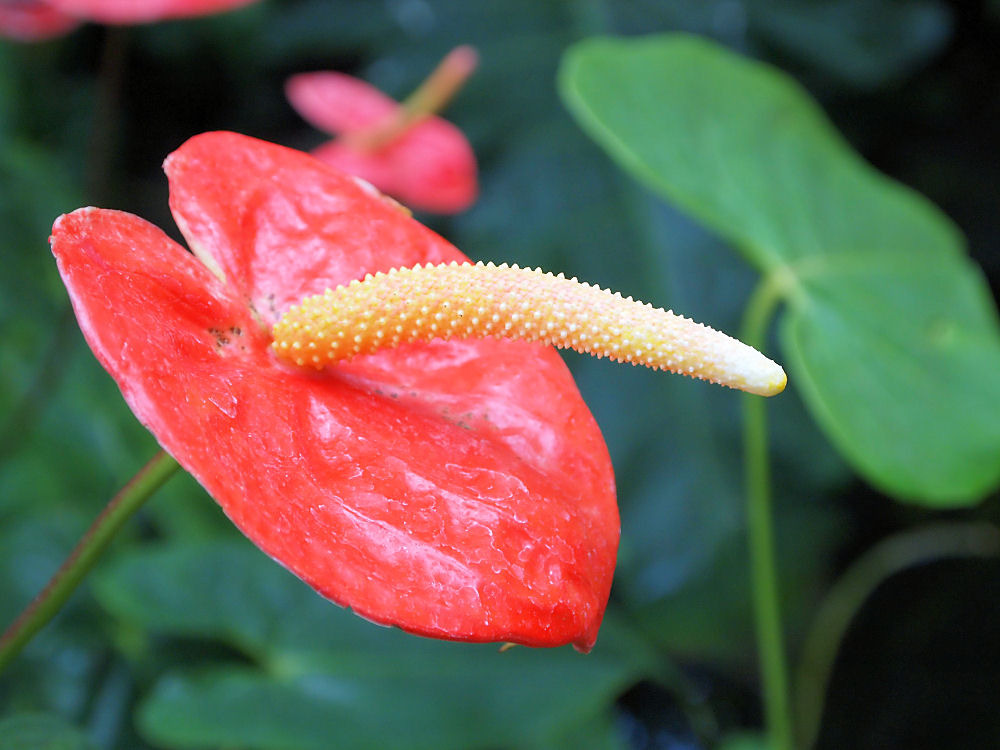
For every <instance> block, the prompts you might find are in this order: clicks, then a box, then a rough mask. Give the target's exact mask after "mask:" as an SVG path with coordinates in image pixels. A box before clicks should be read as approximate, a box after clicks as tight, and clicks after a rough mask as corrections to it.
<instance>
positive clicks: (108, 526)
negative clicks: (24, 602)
mask: <svg viewBox="0 0 1000 750" xmlns="http://www.w3.org/2000/svg"><path fill="white" fill-rule="evenodd" d="M177 468H178V465H177V462H176V461H174V459H173V458H171V457H170V456H168V455H167V454H166V453H164V452H163V451H160V452H159V453H157V454H156V455H155V456H154V457H153V458H152V459H150V461H149V462H148V463H147V464H146V465H145V466H143V467H142V468H141V469H140V470H139V472H138V473H137V474H136V475H135V476H134V477H132V479H131V480H129V482H128V484H126V485H125V486H124V487H123V488H122V489H121V491H119V492H118V494H116V495H115V496H114V497H113V498H111V502H109V503H108V504H107V506H106V507H105V508H104V510H103V511H101V514H100V515H99V516H98V517H97V518H96V519H95V520H94V523H93V524H91V526H90V528H89V529H87V532H86V533H85V534H84V535H83V538H82V539H80V541H79V542H78V543H77V545H76V547H74V548H73V551H72V552H71V553H70V554H69V557H67V558H66V560H65V562H63V564H62V565H61V566H60V567H59V570H57V571H56V572H55V575H53V576H52V578H51V580H49V582H48V584H46V586H45V588H44V589H42V591H41V593H40V594H38V596H36V597H35V598H34V600H32V602H31V603H30V604H29V605H28V606H27V607H26V608H25V610H24V611H23V612H22V613H21V614H20V615H19V616H18V618H17V619H16V620H14V622H13V623H11V625H10V627H9V628H7V630H6V631H4V633H3V635H0V672H2V671H3V669H4V668H5V667H6V666H7V664H9V663H10V661H11V660H12V659H13V658H14V657H15V656H17V654H18V653H20V651H21V649H22V648H24V646H25V645H26V644H27V643H28V641H30V640H31V639H32V638H33V637H34V635H35V634H36V633H37V632H38V631H39V630H41V629H42V628H43V627H44V626H45V624H46V623H48V621H49V620H51V619H52V618H53V617H54V616H55V614H56V613H57V612H58V611H59V610H60V609H61V608H62V606H63V604H65V603H66V600H67V599H69V597H70V595H71V594H72V593H73V591H74V590H75V589H76V587H77V585H79V583H80V581H81V580H83V577H84V576H85V575H86V574H87V573H88V572H89V571H90V569H91V568H92V567H93V566H94V563H96V562H97V559H98V557H100V555H101V553H102V552H103V551H104V550H105V548H106V547H107V546H108V544H109V543H110V542H111V540H112V538H113V537H114V535H115V533H116V532H117V531H118V530H119V529H120V528H121V527H122V525H123V524H124V523H125V521H127V520H128V519H129V518H130V517H131V516H132V514H133V513H135V511H137V510H138V509H139V508H140V507H141V506H142V504H143V503H144V502H145V501H146V500H147V499H148V498H149V496H150V495H152V494H153V492H154V491H156V490H157V489H158V488H159V487H160V486H161V485H163V483H164V482H166V481H167V479H169V478H170V476H171V475H172V474H173V473H174V471H175V470H176V469H177Z"/></svg>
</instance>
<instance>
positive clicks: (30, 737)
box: [0, 714, 94, 750]
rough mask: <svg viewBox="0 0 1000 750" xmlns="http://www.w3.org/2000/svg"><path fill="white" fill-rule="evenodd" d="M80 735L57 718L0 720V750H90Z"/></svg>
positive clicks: (25, 717) (37, 716) (90, 745)
mask: <svg viewBox="0 0 1000 750" xmlns="http://www.w3.org/2000/svg"><path fill="white" fill-rule="evenodd" d="M93 748H94V745H92V744H91V743H90V742H88V741H87V738H86V737H85V736H84V734H83V733H82V732H80V731H79V730H78V729H76V728H75V727H73V726H71V725H69V724H67V723H66V722H65V721H63V720H62V719H60V718H59V717H57V716H49V715H45V714H25V715H21V716H8V717H7V718H5V719H0V750H93Z"/></svg>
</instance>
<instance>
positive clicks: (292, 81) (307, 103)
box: [285, 71, 399, 135]
mask: <svg viewBox="0 0 1000 750" xmlns="http://www.w3.org/2000/svg"><path fill="white" fill-rule="evenodd" d="M285 95H286V96H287V97H288V101H289V102H290V103H291V105H292V106H293V107H294V108H295V111H296V112H298V113H299V114H300V115H302V117H303V118H304V119H305V120H306V121H307V122H309V123H310V124H311V125H313V126H314V127H316V128H318V129H319V130H325V131H326V132H327V133H331V134H332V135H341V134H343V133H349V132H351V131H354V130H363V129H365V128H370V127H371V126H373V125H377V124H378V123H380V122H381V121H383V120H385V119H387V118H389V117H390V116H392V114H393V113H395V111H396V110H397V109H398V108H399V104H397V103H396V102H395V100H393V99H391V98H389V97H388V96H386V95H385V94H383V93H382V92H381V91H379V90H378V89H377V88H375V87H374V86H372V85H371V84H370V83H366V82H365V81H362V80H360V79H358V78H354V77H352V76H349V75H345V74H343V73H337V72H335V71H322V72H319V73H300V74H299V75H295V76H292V77H291V78H289V79H288V81H287V82H286V83H285Z"/></svg>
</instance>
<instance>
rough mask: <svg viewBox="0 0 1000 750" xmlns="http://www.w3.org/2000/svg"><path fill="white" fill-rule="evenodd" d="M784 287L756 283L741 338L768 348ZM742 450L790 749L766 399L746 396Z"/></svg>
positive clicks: (776, 703) (775, 745)
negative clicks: (769, 332) (769, 333)
mask: <svg viewBox="0 0 1000 750" xmlns="http://www.w3.org/2000/svg"><path fill="white" fill-rule="evenodd" d="M779 292H780V289H779V286H778V284H777V283H776V282H775V280H774V277H765V278H764V279H763V280H762V282H761V283H760V285H759V286H758V287H757V289H756V291H755V292H754V294H753V296H752V297H751V299H750V302H749V304H748V305H747V309H746V311H745V313H744V317H743V328H742V335H741V338H742V340H743V342H744V343H746V344H749V345H750V346H753V347H756V348H757V349H763V348H764V343H765V337H766V334H767V327H768V323H769V322H770V319H771V315H772V313H773V311H774V308H775V306H776V305H777V303H778V300H779ZM743 452H744V461H745V473H746V476H745V481H746V496H747V535H748V542H749V547H750V575H751V587H752V593H753V607H754V621H755V625H756V631H757V650H758V653H759V658H760V669H761V680H762V683H763V701H764V716H765V722H766V725H767V732H768V735H769V737H770V748H771V750H791V748H792V718H791V711H790V708H789V699H788V667H787V664H786V657H785V646H784V641H783V636H782V628H781V608H780V606H779V596H778V570H777V563H776V561H775V547H774V523H773V511H772V507H771V505H772V503H771V472H770V464H769V461H768V433H767V413H766V411H765V409H764V402H763V400H762V399H760V398H759V397H756V396H744V397H743Z"/></svg>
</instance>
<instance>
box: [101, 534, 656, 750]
mask: <svg viewBox="0 0 1000 750" xmlns="http://www.w3.org/2000/svg"><path fill="white" fill-rule="evenodd" d="M96 588H97V594H98V597H99V599H100V600H101V601H102V603H103V604H104V605H105V606H106V607H107V608H108V609H109V610H111V611H112V612H113V613H115V614H116V615H117V616H118V617H121V618H122V619H124V620H126V621H128V622H130V623H131V624H133V625H138V626H139V627H142V628H147V629H149V630H152V631H153V632H155V633H161V634H168V635H186V636H192V635H197V636H201V637H209V638H216V639H219V640H221V641H223V642H226V643H229V644H231V645H233V646H235V647H236V648H238V649H239V650H241V651H243V652H244V653H245V654H247V655H248V656H250V657H251V658H252V659H253V660H254V661H255V662H257V663H258V664H260V667H259V668H255V667H248V666H242V665H241V666H224V667H217V668H212V669H209V670H205V669H200V670H196V671H190V670H189V671H183V672H177V673H173V674H171V675H170V676H168V677H165V678H164V679H163V680H161V681H160V682H159V683H158V684H157V686H156V689H155V690H154V692H153V694H152V695H151V696H150V697H149V699H148V700H147V702H146V704H145V706H144V707H143V709H142V712H141V715H140V724H141V727H142V729H143V731H144V732H145V733H146V734H147V736H148V737H149V738H150V739H151V740H152V741H154V742H156V743H157V744H160V745H166V746H169V747H212V746H217V745H219V744H227V743H231V744H236V745H240V746H247V747H252V748H321V747H322V748H325V747H329V746H330V744H331V742H333V743H336V744H341V745H344V746H350V747H385V746H391V747H414V748H423V747H427V748H447V747H455V748H463V747H478V746H503V745H512V744H523V743H528V742H535V741H543V740H545V739H546V738H548V737H553V736H558V735H560V734H562V733H564V732H566V731H569V730H570V729H571V728H572V727H573V726H575V725H576V724H577V723H578V722H579V721H582V720H584V719H587V720H589V718H590V717H592V716H594V715H595V714H597V713H599V712H604V711H606V710H607V708H608V707H609V706H610V705H611V704H612V703H613V702H614V700H615V698H616V697H617V695H618V693H619V692H620V691H621V690H623V689H624V688H625V687H626V686H627V685H628V684H630V683H631V681H632V680H634V679H635V676H636V674H637V673H636V671H635V670H636V668H635V667H633V666H629V662H628V660H622V659H616V658H613V657H612V656H610V655H607V654H606V655H604V656H602V655H601V651H600V649H598V650H596V651H595V652H594V653H593V654H591V655H589V656H586V657H585V656H581V655H579V654H576V653H574V652H573V651H571V650H568V649H555V650H548V651H546V650H531V649H526V648H516V649H513V650H511V651H509V652H505V653H498V651H497V647H496V645H492V646H474V645H468V644H458V643H446V642H441V641H434V640H429V639H423V638H417V637H414V636H410V635H407V634H405V633H402V632H400V631H398V630H392V629H387V628H380V627H375V626H373V625H371V624H370V623H367V622H365V621H364V620H362V619H361V618H359V617H356V616H353V615H351V614H349V613H348V612H346V611H344V610H342V609H340V608H338V607H336V606H335V605H333V604H331V603H330V602H328V601H326V600H324V599H322V598H321V597H319V596H317V595H316V594H315V593H314V592H313V591H311V590H310V589H309V588H308V587H306V586H305V585H304V584H302V583H301V582H299V581H297V580H296V579H294V578H293V577H292V576H291V575H290V574H288V573H287V572H285V571H284V570H282V569H281V568H280V567H279V566H277V565H275V564H274V563H273V562H271V561H270V560H268V559H267V558H266V557H265V556H264V555H262V554H260V553H259V552H257V551H256V550H254V549H253V548H252V547H250V545H249V544H248V543H242V544H231V543H216V544H207V545H199V546H191V545H177V546H170V547H166V548H163V549H160V550H154V551H148V552H145V553H140V554H135V555H133V556H130V557H128V558H126V559H123V560H122V561H121V562H120V563H118V564H117V565H115V566H114V567H113V568H112V569H110V570H108V571H106V572H105V573H104V575H102V576H100V578H99V579H98V583H97V587H96ZM181 717H184V718H183V720H181ZM387 717H391V720H390V719H388V718H387Z"/></svg>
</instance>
